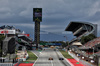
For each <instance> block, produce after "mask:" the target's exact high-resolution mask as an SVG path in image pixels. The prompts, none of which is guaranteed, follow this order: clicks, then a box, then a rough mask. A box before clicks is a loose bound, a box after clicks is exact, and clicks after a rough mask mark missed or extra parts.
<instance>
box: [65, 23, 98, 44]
mask: <svg viewBox="0 0 100 66" xmlns="http://www.w3.org/2000/svg"><path fill="white" fill-rule="evenodd" d="M65 31H71V32H72V33H73V35H74V36H76V38H75V39H73V40H72V41H70V42H69V43H70V44H72V43H73V42H75V41H79V40H80V38H81V37H82V36H87V35H89V34H94V35H95V36H97V25H96V24H92V23H88V22H70V24H69V25H68V26H67V27H66V29H65Z"/></svg>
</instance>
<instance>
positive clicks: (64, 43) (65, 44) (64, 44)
mask: <svg viewBox="0 0 100 66" xmlns="http://www.w3.org/2000/svg"><path fill="white" fill-rule="evenodd" d="M40 43H61V44H62V45H61V46H62V48H64V47H66V46H68V42H64V41H49V42H48V41H40Z"/></svg>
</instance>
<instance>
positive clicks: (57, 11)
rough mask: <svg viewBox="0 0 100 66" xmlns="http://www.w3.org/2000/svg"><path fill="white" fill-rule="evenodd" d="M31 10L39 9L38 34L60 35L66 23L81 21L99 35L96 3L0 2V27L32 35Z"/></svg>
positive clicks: (99, 14) (99, 4)
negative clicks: (39, 30) (10, 26)
mask: <svg viewBox="0 0 100 66" xmlns="http://www.w3.org/2000/svg"><path fill="white" fill-rule="evenodd" d="M33 8H42V11H43V15H42V16H43V18H42V22H41V31H47V32H64V30H65V28H66V27H67V25H68V24H69V23H70V21H82V22H91V23H94V24H98V34H99V33H100V32H99V31H100V30H99V28H100V27H99V26H100V0H0V25H4V24H8V25H9V24H10V25H14V26H15V27H18V28H23V29H24V30H26V32H27V33H28V32H29V31H30V32H31V34H32V32H33V31H32V30H34V29H33V28H34V22H33ZM67 33H68V34H69V32H67ZM98 36H100V35H98Z"/></svg>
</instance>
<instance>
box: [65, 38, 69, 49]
mask: <svg viewBox="0 0 100 66" xmlns="http://www.w3.org/2000/svg"><path fill="white" fill-rule="evenodd" d="M64 37H65V38H66V41H67V43H68V46H67V50H68V47H69V42H68V39H67V36H64Z"/></svg>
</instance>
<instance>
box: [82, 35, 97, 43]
mask: <svg viewBox="0 0 100 66" xmlns="http://www.w3.org/2000/svg"><path fill="white" fill-rule="evenodd" d="M94 38H96V36H95V35H94V34H89V35H88V36H83V37H82V38H81V43H82V44H85V43H87V42H88V41H90V40H93V39H94Z"/></svg>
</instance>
